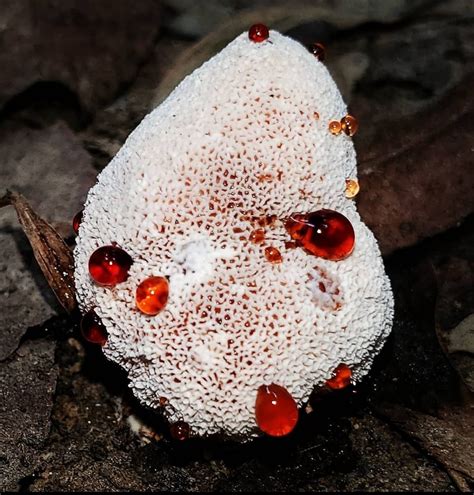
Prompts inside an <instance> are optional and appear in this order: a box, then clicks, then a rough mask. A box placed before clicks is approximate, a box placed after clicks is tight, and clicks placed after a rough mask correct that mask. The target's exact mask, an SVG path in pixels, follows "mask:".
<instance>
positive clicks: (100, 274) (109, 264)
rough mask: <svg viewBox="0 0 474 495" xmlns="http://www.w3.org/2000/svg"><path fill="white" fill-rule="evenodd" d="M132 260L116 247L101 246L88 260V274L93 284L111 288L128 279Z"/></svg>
mask: <svg viewBox="0 0 474 495" xmlns="http://www.w3.org/2000/svg"><path fill="white" fill-rule="evenodd" d="M132 263H133V260H132V258H131V257H130V256H129V255H128V254H127V253H126V252H125V251H124V250H123V249H122V248H119V247H118V246H112V245H110V246H102V247H100V248H99V249H96V250H95V251H94V252H93V253H92V255H91V257H90V258H89V273H90V276H91V277H92V279H93V280H94V282H96V283H98V284H99V285H105V286H107V287H112V286H114V285H116V284H119V283H120V282H125V280H127V278H128V270H129V269H130V267H131V266H132Z"/></svg>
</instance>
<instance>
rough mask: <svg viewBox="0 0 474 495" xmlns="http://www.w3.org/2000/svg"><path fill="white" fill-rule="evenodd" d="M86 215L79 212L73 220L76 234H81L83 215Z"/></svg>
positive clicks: (81, 211) (82, 211)
mask: <svg viewBox="0 0 474 495" xmlns="http://www.w3.org/2000/svg"><path fill="white" fill-rule="evenodd" d="M83 213H84V210H80V211H78V212H77V213H76V214H75V215H74V218H73V219H72V228H73V230H74V232H75V233H76V234H78V233H79V227H80V225H81V222H82V214H83Z"/></svg>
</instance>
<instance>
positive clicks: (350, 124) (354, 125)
mask: <svg viewBox="0 0 474 495" xmlns="http://www.w3.org/2000/svg"><path fill="white" fill-rule="evenodd" d="M341 129H342V130H343V131H344V132H345V133H346V134H347V135H348V136H353V135H354V134H355V133H356V132H357V130H358V129H359V122H358V121H357V119H356V118H355V117H353V116H352V115H346V116H345V117H342V119H341Z"/></svg>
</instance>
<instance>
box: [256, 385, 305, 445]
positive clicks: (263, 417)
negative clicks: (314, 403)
mask: <svg viewBox="0 0 474 495" xmlns="http://www.w3.org/2000/svg"><path fill="white" fill-rule="evenodd" d="M255 420H256V422H257V425H258V427H259V428H260V429H261V430H262V431H263V432H264V433H266V434H267V435H270V436H272V437H281V436H284V435H288V433H290V432H291V431H292V430H293V428H294V427H295V426H296V423H297V422H298V406H297V405H296V402H295V400H294V399H293V397H292V396H291V394H290V393H289V392H288V390H286V388H284V387H281V386H280V385H275V384H274V383H272V384H271V385H262V386H261V387H259V389H258V392H257V400H256V401H255Z"/></svg>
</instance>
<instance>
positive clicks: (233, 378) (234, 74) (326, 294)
mask: <svg viewBox="0 0 474 495" xmlns="http://www.w3.org/2000/svg"><path fill="white" fill-rule="evenodd" d="M315 112H316V113H317V114H318V115H319V118H318V116H317V115H316V114H315ZM346 113H347V109H346V106H345V105H344V102H343V101H342V98H341V96H340V93H339V91H338V89H337V87H336V85H335V83H334V81H333V80H332V78H331V76H330V75H329V73H328V71H327V69H326V68H325V66H324V65H323V64H322V63H320V62H319V61H318V60H317V59H316V58H315V57H314V56H313V55H311V54H310V53H309V52H308V51H307V50H306V49H305V48H303V47H302V46H301V45H300V44H298V43H297V42H295V41H294V40H292V39H290V38H287V37H284V36H282V35H281V34H279V33H277V32H275V31H271V32H270V38H269V40H268V41H266V42H263V43H253V42H251V41H249V39H248V36H247V33H243V34H242V35H240V36H239V37H238V38H236V39H235V40H234V41H233V42H232V43H230V44H229V45H228V46H227V47H226V48H225V49H224V50H223V51H221V52H220V53H219V54H218V55H216V56H215V57H213V58H212V59H211V60H209V61H208V62H206V63H205V64H204V65H203V66H202V67H200V68H199V69H197V70H196V71H194V72H193V74H191V75H190V76H188V77H187V78H186V79H184V81H183V82H182V83H181V84H180V85H179V86H178V87H177V88H176V89H175V90H174V91H173V92H172V93H171V95H170V96H169V97H168V99H167V100H166V101H165V102H163V103H162V104H161V105H160V106H159V107H157V108H156V109H155V110H154V111H153V112H151V113H150V114H149V115H148V116H146V117H145V118H144V119H143V121H142V122H141V124H140V125H139V126H138V127H137V128H136V129H135V130H134V131H133V133H132V134H131V135H130V136H129V138H128V139H127V141H126V143H125V144H124V146H123V147H122V149H121V150H120V151H119V153H118V154H117V156H116V157H115V158H114V159H113V160H112V161H111V163H110V164H109V165H108V166H107V167H106V168H105V169H104V170H103V172H102V173H101V174H100V175H99V178H98V182H97V184H96V185H95V186H94V187H93V188H92V189H91V191H90V193H89V195H88V198H87V201H86V205H85V210H84V217H83V221H82V224H81V227H80V230H79V235H78V239H77V246H76V249H75V262H76V286H77V296H78V300H79V304H80V307H81V308H82V309H89V308H91V307H95V308H96V312H97V313H98V314H99V316H100V317H101V318H102V320H103V322H104V324H105V325H106V327H107V330H108V333H109V339H108V342H107V344H106V345H105V347H104V353H105V354H106V356H107V357H108V358H110V359H112V360H113V361H115V362H117V363H119V364H120V365H121V366H123V367H124V368H125V369H126V370H127V371H128V374H129V378H130V386H131V388H132V389H133V392H134V393H135V395H136V396H137V397H138V398H139V399H140V400H141V401H142V402H143V403H145V404H147V405H149V406H151V407H155V408H158V407H159V398H160V397H166V398H168V400H169V403H170V404H171V405H172V406H173V410H174V411H175V412H174V415H175V416H176V417H180V418H181V419H184V420H185V421H187V422H188V423H189V424H190V426H191V429H192V432H193V433H194V434H211V433H216V432H221V433H224V434H229V435H237V436H240V437H241V438H244V439H245V438H249V437H251V436H252V435H254V434H255V433H256V425H255V420H254V406H255V398H256V391H257V388H258V387H259V386H260V385H262V384H269V383H272V382H274V383H277V384H279V385H282V386H284V387H286V388H287V389H288V391H289V392H290V393H291V394H292V395H293V397H294V398H295V399H296V400H297V402H298V403H299V404H300V405H301V404H303V403H304V401H305V400H307V399H308V397H309V395H310V393H311V391H312V389H313V388H314V386H316V385H318V384H322V383H324V382H325V381H326V380H327V379H328V378H329V377H330V376H331V373H332V371H333V370H334V368H336V366H338V365H339V364H340V363H346V364H348V365H349V366H350V367H351V368H352V369H353V372H354V380H356V381H357V380H358V379H360V378H361V377H362V376H363V375H365V374H366V373H367V372H368V370H369V368H370V366H371V363H372V360H373V358H374V356H375V354H376V353H377V352H378V350H379V349H380V347H381V345H382V344H383V342H384V340H385V339H386V337H387V335H388V333H389V332H390V329H391V324H392V316H393V300H392V294H391V290H390V284H389V281H388V278H387V276H386V275H385V272H384V267H383V263H382V259H381V257H380V252H379V249H378V246H377V242H376V241H375V239H374V237H373V235H372V233H371V232H370V231H369V230H368V229H367V227H366V226H365V225H364V224H363V223H362V221H361V219H360V217H359V215H358V213H357V211H356V208H355V205H354V202H353V201H352V200H349V199H347V198H345V196H344V188H345V179H346V178H349V177H350V178H356V157H355V151H354V147H353V144H352V140H351V138H349V137H348V136H346V135H344V134H341V135H339V136H333V135H332V134H330V132H329V131H328V123H329V122H330V121H331V120H339V119H340V118H341V117H342V116H344V115H345V114H346ZM361 194H363V191H362V192H361ZM321 208H330V209H333V210H337V211H339V212H341V213H343V214H344V215H346V216H347V217H348V218H349V220H350V221H351V222H352V225H353V226H354V230H355V234H356V245H355V249H354V252H353V253H352V254H351V256H349V257H348V258H347V259H345V260H342V261H338V262H334V261H327V260H323V259H320V258H316V257H314V256H310V255H308V254H306V253H305V252H304V251H303V250H302V249H285V241H286V240H289V236H288V234H287V232H286V231H285V229H284V226H283V221H284V219H285V218H287V217H288V216H289V215H290V214H291V213H297V212H309V211H316V210H318V209H321ZM267 215H276V217H277V221H276V222H275V223H274V224H273V225H271V226H269V227H266V241H265V244H264V245H255V244H252V243H251V242H249V241H248V240H247V239H248V236H249V234H250V232H251V231H252V230H253V229H255V228H257V227H258V225H257V224H256V223H255V222H253V221H251V220H250V219H249V218H250V217H252V218H253V217H256V218H263V217H265V216H267ZM111 242H117V243H118V245H120V246H121V247H122V248H123V249H125V250H126V251H127V252H128V253H129V254H130V255H131V256H132V258H133V260H134V263H133V265H132V267H131V270H130V276H129V278H128V280H127V281H126V282H124V283H122V284H119V285H118V286H116V287H115V288H112V289H110V288H104V287H100V286H97V285H95V284H94V283H93V282H92V281H91V279H90V277H89V274H88V269H87V265H88V259H89V256H90V255H91V253H92V252H93V251H94V250H95V249H96V248H98V247H100V246H102V245H105V244H110V243H111ZM269 245H271V246H274V247H276V248H278V249H279V250H280V251H281V253H282V256H283V263H281V264H271V263H269V262H268V261H266V259H265V257H264V255H263V250H264V247H265V246H269ZM152 275H161V276H166V277H168V279H169V283H170V294H169V300H168V304H167V306H166V308H165V310H164V311H162V312H161V313H160V314H159V315H157V316H154V317H150V316H146V315H144V314H142V313H140V312H139V311H138V310H137V309H136V307H135V300H134V298H135V289H136V287H137V285H138V284H139V283H140V282H141V281H142V280H143V279H145V278H147V277H149V276H152ZM320 282H322V284H320ZM321 287H323V290H321ZM324 290H325V291H324Z"/></svg>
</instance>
